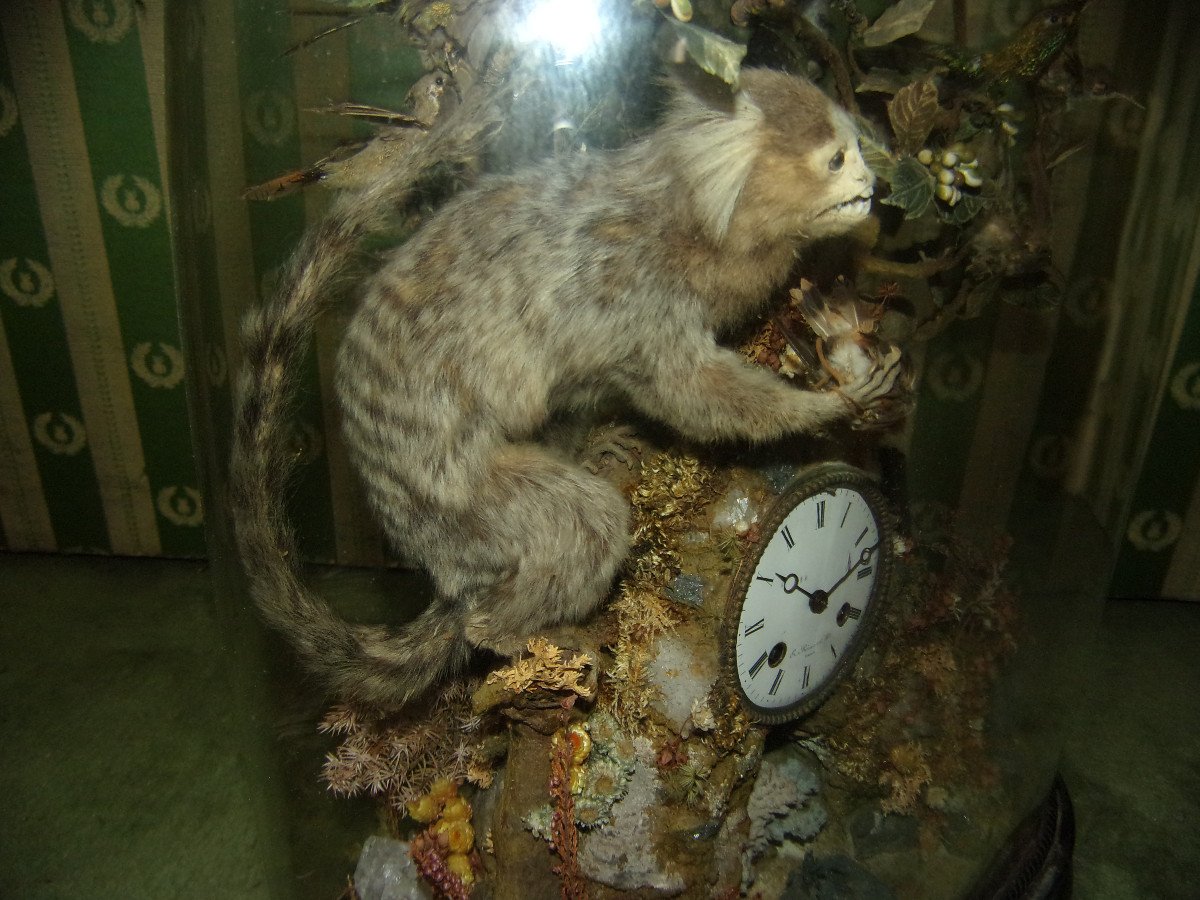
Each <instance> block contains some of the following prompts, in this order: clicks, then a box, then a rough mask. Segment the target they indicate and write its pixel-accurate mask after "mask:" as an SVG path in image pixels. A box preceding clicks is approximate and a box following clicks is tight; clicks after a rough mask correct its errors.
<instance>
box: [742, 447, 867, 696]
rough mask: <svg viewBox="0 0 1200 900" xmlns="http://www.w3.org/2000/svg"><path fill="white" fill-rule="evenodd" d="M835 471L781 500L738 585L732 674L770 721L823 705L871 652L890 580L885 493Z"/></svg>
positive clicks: (843, 471) (841, 470)
mask: <svg viewBox="0 0 1200 900" xmlns="http://www.w3.org/2000/svg"><path fill="white" fill-rule="evenodd" d="M835 471H837V472H838V473H840V475H839V477H838V478H835V479H830V478H828V477H826V478H825V479H817V480H814V481H813V482H812V489H810V490H807V491H806V490H804V489H803V488H801V489H800V490H798V491H795V492H791V493H789V494H788V495H785V497H784V498H782V499H781V501H780V506H779V507H777V512H776V514H775V515H774V516H772V518H771V520H770V521H769V522H768V523H767V524H768V525H769V526H770V527H771V530H770V531H769V532H765V533H764V537H765V542H764V543H763V544H762V545H760V546H761V551H760V552H758V553H756V554H752V556H751V557H750V558H749V559H747V560H746V561H745V563H744V564H743V571H742V573H741V576H740V578H739V581H738V583H737V585H736V586H735V591H736V592H737V593H736V595H735V599H740V609H738V610H737V613H736V619H735V618H734V617H733V616H732V615H731V617H730V621H729V622H728V623H727V627H730V626H732V629H733V630H732V631H731V632H730V633H729V636H728V638H727V643H726V646H727V648H728V650H731V651H732V652H731V653H729V654H728V655H729V656H731V660H730V662H731V663H732V666H733V669H734V672H733V673H731V674H734V675H735V677H736V681H737V685H738V687H739V689H740V693H741V694H742V696H743V698H744V700H745V701H746V703H747V705H748V706H749V707H750V709H751V710H752V711H753V712H756V713H758V714H759V715H760V716H762V717H764V718H768V719H770V718H775V719H780V720H781V719H784V718H792V717H794V716H796V715H801V714H803V713H804V712H805V711H807V710H808V709H810V708H812V707H813V706H815V704H816V703H817V702H819V701H820V699H822V698H823V696H824V695H825V693H827V691H828V689H829V688H830V687H831V686H832V684H833V682H834V681H835V680H836V679H837V678H838V677H840V675H841V673H842V672H844V671H845V670H846V668H847V667H848V666H849V665H850V663H851V662H852V660H853V658H854V657H855V656H857V654H858V652H859V651H860V650H861V647H862V643H863V638H864V637H865V633H866V626H867V625H868V623H869V622H870V621H871V620H872V618H873V616H872V613H873V612H874V605H875V604H876V598H877V596H878V594H879V587H880V585H881V584H882V581H883V578H884V577H885V575H886V568H887V560H888V551H889V549H890V548H889V547H888V545H887V543H886V542H887V541H888V540H889V539H890V538H889V536H888V534H887V530H886V528H885V526H884V521H883V518H882V514H881V511H880V510H881V506H880V498H879V495H878V493H877V492H876V491H875V490H874V488H873V487H872V486H871V485H870V483H869V482H867V481H866V479H865V477H861V476H860V477H858V478H852V477H851V474H850V473H854V472H855V470H850V469H848V467H839V468H838V469H836V470H835ZM830 480H832V481H834V482H835V483H834V484H831V485H830V486H828V487H825V486H824V484H825V483H826V482H828V481H830ZM846 482H849V483H846Z"/></svg>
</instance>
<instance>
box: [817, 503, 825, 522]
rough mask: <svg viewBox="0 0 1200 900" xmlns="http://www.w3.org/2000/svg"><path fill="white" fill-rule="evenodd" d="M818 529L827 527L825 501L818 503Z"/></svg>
mask: <svg viewBox="0 0 1200 900" xmlns="http://www.w3.org/2000/svg"><path fill="white" fill-rule="evenodd" d="M817 527H818V528H824V527H825V501H824V500H818V501H817Z"/></svg>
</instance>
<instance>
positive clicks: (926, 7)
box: [862, 0, 936, 47]
mask: <svg viewBox="0 0 1200 900" xmlns="http://www.w3.org/2000/svg"><path fill="white" fill-rule="evenodd" d="M935 2H936V0H900V2H899V3H897V4H896V5H895V6H892V7H889V8H888V9H887V10H885V11H884V13H883V15H882V16H880V17H879V18H878V19H876V20H875V23H874V24H873V25H872V26H871V27H870V28H868V29H867V30H866V31H864V32H863V36H862V41H863V44H864V45H865V46H867V47H882V46H883V45H884V44H890V43H891V42H892V41H895V40H899V39H900V38H902V37H904V36H905V35H909V34H913V33H915V32H917V31H920V29H921V26H922V25H924V24H925V20H926V19H927V18H929V13H930V12H931V11H932V10H933V5H934V3H935Z"/></svg>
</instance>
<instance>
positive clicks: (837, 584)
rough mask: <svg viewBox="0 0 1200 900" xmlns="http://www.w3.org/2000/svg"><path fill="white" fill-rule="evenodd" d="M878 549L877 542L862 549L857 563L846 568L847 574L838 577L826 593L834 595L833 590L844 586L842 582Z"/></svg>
mask: <svg viewBox="0 0 1200 900" xmlns="http://www.w3.org/2000/svg"><path fill="white" fill-rule="evenodd" d="M878 549H879V545H878V544H876V545H875V546H874V547H863V551H862V553H860V554H859V555H858V562H856V563H855V564H854V565H852V566H851V567H850V568H849V569H847V570H846V574H845V575H843V576H842V577H841V578H839V579H838V580H837V581H836V582H834V585H833V587H831V588H830V589H829V590H828V591H826V592H825V593H826V594H827V595H830V596H832V595H833V592H834V591H836V590H837V589H838V588H839V587H841V586H842V583H843V582H845V580H846V579H847V578H849V577H850V573H851V572H853V571H854V570H855V569H857V568H858V567H859V566H861V565H862V564H863V563H865V562H867V561H868V560H870V558H871V555H872V554H873V553H874V552H875V551H876V550H878Z"/></svg>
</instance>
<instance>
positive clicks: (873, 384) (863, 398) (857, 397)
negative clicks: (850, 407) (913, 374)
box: [840, 347, 901, 409]
mask: <svg viewBox="0 0 1200 900" xmlns="http://www.w3.org/2000/svg"><path fill="white" fill-rule="evenodd" d="M900 360H901V354H900V348H899V347H893V348H892V349H891V350H889V351H888V352H887V355H885V356H884V357H883V358H882V359H880V360H879V362H878V364H877V365H876V366H875V367H874V368H872V369H871V370H870V371H869V372H867V373H866V374H865V375H863V376H861V377H859V378H855V379H854V380H852V381H849V382H847V383H846V384H843V385H842V386H841V388H840V390H841V392H842V394H843V396H845V397H846V399H848V400H849V401H850V402H851V403H853V404H854V405H855V406H857V407H859V408H860V409H869V408H870V407H871V406H873V405H875V404H877V403H879V402H880V401H881V400H883V399H884V398H885V397H887V395H888V394H890V393H891V392H892V389H893V388H894V387H895V386H896V379H897V378H899V376H900V369H901V366H900Z"/></svg>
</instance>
